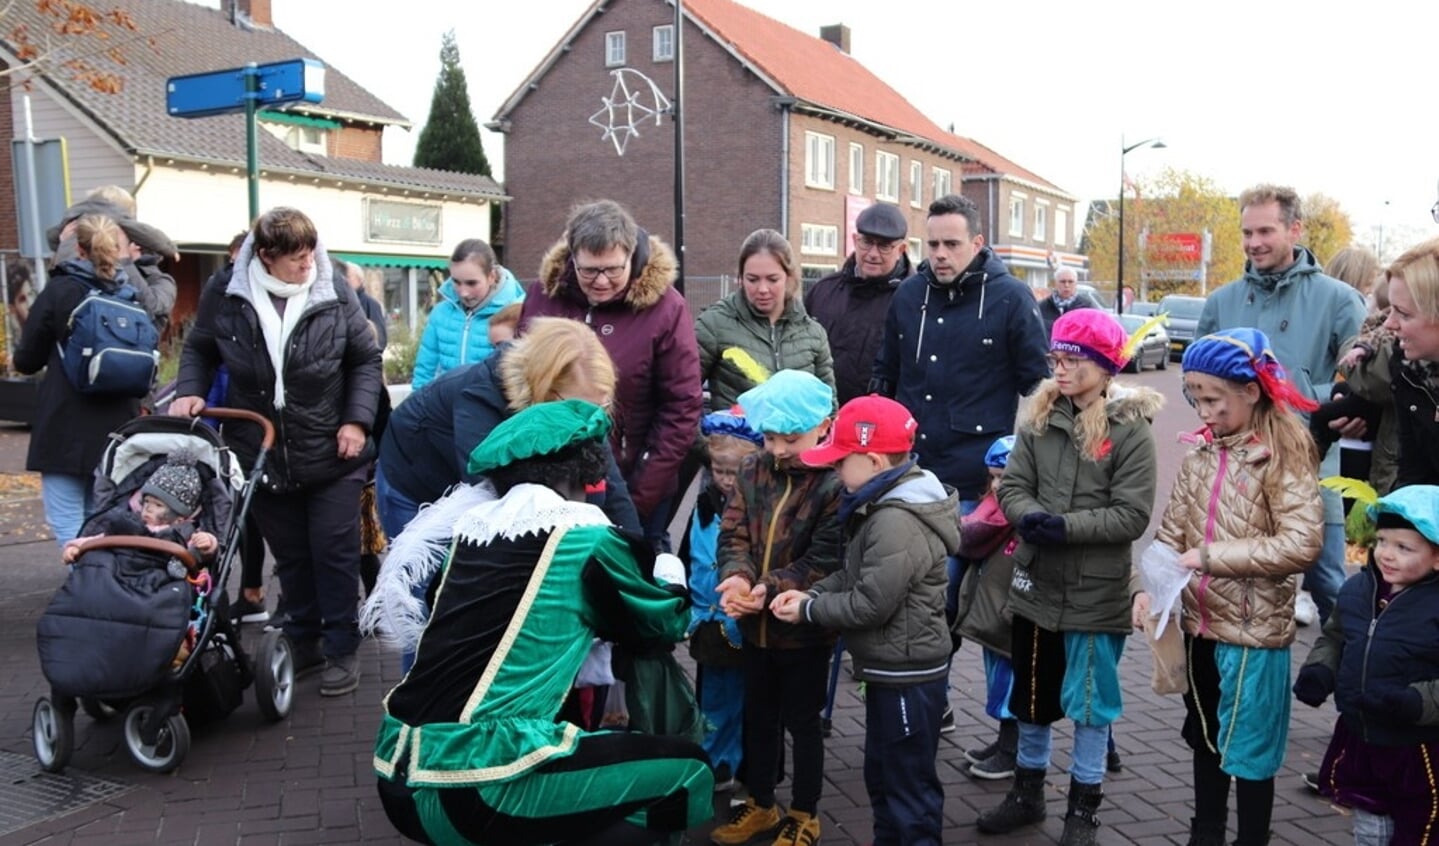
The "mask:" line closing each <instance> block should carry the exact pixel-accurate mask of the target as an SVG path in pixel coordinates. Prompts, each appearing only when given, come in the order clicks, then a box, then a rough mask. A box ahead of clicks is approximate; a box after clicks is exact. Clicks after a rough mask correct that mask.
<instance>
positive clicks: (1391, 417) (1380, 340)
mask: <svg viewBox="0 0 1439 846" xmlns="http://www.w3.org/2000/svg"><path fill="white" fill-rule="evenodd" d="M1371 298H1372V300H1373V308H1372V309H1371V310H1370V312H1369V316H1368V317H1366V318H1364V323H1363V325H1361V326H1360V327H1359V334H1358V335H1357V336H1356V337H1354V338H1351V339H1350V340H1349V341H1347V342H1346V343H1345V345H1344V346H1345V352H1344V355H1343V357H1341V358H1340V359H1339V375H1340V376H1342V377H1343V378H1344V386H1345V387H1346V388H1347V389H1348V392H1349V393H1348V396H1346V397H1342V398H1340V399H1337V400H1335V401H1333V402H1332V403H1325V405H1324V406H1321V407H1320V411H1318V412H1315V414H1314V418H1318V419H1323V417H1324V416H1326V415H1324V414H1323V412H1325V411H1326V410H1327V411H1328V415H1327V416H1328V417H1329V418H1330V419H1333V418H1336V417H1353V416H1355V415H1362V416H1363V417H1364V421H1365V436H1366V437H1368V434H1369V432H1371V431H1372V432H1373V441H1372V443H1370V450H1369V453H1368V455H1369V456H1370V459H1369V465H1368V470H1367V472H1361V470H1363V467H1362V465H1361V466H1358V467H1346V466H1345V462H1344V459H1345V458H1346V456H1345V454H1344V453H1341V454H1340V456H1339V458H1340V470H1341V473H1342V475H1344V476H1348V477H1350V478H1364V479H1367V480H1368V482H1369V485H1370V486H1371V487H1373V488H1374V490H1375V491H1376V492H1378V493H1379V495H1380V496H1383V495H1384V494H1387V493H1389V492H1390V491H1391V490H1393V489H1394V480H1395V477H1396V476H1397V475H1398V473H1399V428H1398V424H1397V422H1396V421H1395V412H1394V408H1393V406H1394V393H1393V391H1392V389H1391V386H1390V381H1391V379H1392V376H1391V373H1390V369H1391V365H1392V363H1393V362H1392V358H1393V354H1394V352H1395V348H1394V333H1393V332H1392V331H1390V330H1389V328H1388V327H1387V326H1385V324H1386V323H1388V321H1389V280H1387V279H1380V280H1379V281H1378V282H1376V283H1375V284H1374V290H1373V292H1372V294H1371ZM1337 387H1338V386H1337V385H1336V392H1335V393H1336V395H1337V394H1338V391H1337ZM1309 431H1310V433H1311V434H1313V435H1314V439H1315V441H1316V442H1317V443H1319V444H1320V448H1321V449H1322V448H1323V444H1324V440H1321V436H1322V437H1323V438H1324V439H1329V438H1333V437H1335V436H1336V433H1335V432H1334V430H1332V429H1330V428H1329V427H1328V425H1325V426H1324V429H1323V431H1320V430H1319V429H1318V428H1317V427H1316V426H1315V425H1314V423H1313V422H1312V421H1311V422H1310V425H1309ZM1360 443H1364V442H1360ZM1341 446H1342V444H1341ZM1347 505H1348V503H1347V502H1346V507H1347ZM1346 513H1347V512H1346Z"/></svg>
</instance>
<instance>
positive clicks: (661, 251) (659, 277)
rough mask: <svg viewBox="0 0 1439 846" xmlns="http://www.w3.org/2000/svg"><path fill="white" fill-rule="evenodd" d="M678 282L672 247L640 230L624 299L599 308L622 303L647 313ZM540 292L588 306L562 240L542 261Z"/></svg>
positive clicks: (567, 249)
mask: <svg viewBox="0 0 1439 846" xmlns="http://www.w3.org/2000/svg"><path fill="white" fill-rule="evenodd" d="M678 278H679V262H678V261H677V260H676V259H675V254H674V252H673V251H671V250H670V248H669V245H668V244H666V243H665V242H664V241H661V240H660V239H659V238H658V237H656V236H654V235H651V234H649V233H648V232H646V231H645V230H643V229H641V230H640V238H639V243H638V245H637V246H636V247H635V251H634V254H633V255H632V256H631V258H630V283H629V285H628V286H627V287H626V288H625V292H624V295H623V296H622V297H620V298H619V299H617V300H616V301H615V303H605V304H604V305H603V306H600V307H601V308H607V307H612V306H613V305H614V304H617V303H622V304H624V305H626V306H628V307H629V308H630V309H631V310H632V311H644V310H645V309H647V308H649V307H650V306H652V305H654V304H655V303H657V302H659V301H660V297H662V296H664V293H665V291H667V290H669V288H670V287H671V286H672V285H674V282H675V280H676V279H678ZM540 289H541V290H542V291H544V293H545V295H546V296H549V297H554V298H556V299H562V300H570V301H573V302H577V303H580V304H581V305H588V304H589V300H588V299H587V298H586V297H585V293H584V291H582V290H580V281H579V279H578V278H577V277H576V276H575V267H574V263H573V262H571V261H570V245H569V242H568V241H566V240H565V239H563V238H561V239H560V240H558V241H556V242H555V243H554V245H552V246H551V247H550V248H549V250H547V251H546V252H545V257H544V259H542V260H541V261H540Z"/></svg>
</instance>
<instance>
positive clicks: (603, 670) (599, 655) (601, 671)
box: [575, 638, 615, 687]
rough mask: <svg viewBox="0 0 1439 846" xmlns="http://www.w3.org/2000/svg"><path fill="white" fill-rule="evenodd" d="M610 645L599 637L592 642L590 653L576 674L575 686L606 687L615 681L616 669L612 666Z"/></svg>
mask: <svg viewBox="0 0 1439 846" xmlns="http://www.w3.org/2000/svg"><path fill="white" fill-rule="evenodd" d="M610 655H611V649H610V645H609V644H608V643H606V642H604V641H603V640H600V639H599V638H595V639H594V642H593V643H591V644H590V654H588V655H586V656H585V662H584V663H583V664H581V665H580V671H579V672H578V673H577V674H576V675H575V687H604V686H605V685H611V684H614V683H615V674H614V670H612V669H611V668H610Z"/></svg>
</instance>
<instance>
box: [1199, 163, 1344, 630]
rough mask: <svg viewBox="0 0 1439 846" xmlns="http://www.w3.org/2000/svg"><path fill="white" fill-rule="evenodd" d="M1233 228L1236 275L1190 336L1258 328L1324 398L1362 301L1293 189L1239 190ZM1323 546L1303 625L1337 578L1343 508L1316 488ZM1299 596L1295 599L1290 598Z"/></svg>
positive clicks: (1334, 457) (1321, 607) (1323, 605)
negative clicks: (1317, 241) (1312, 244)
mask: <svg viewBox="0 0 1439 846" xmlns="http://www.w3.org/2000/svg"><path fill="white" fill-rule="evenodd" d="M1239 225H1240V231H1241V234H1242V236H1243V239H1244V254H1245V256H1247V258H1248V260H1247V261H1246V262H1245V264H1244V276H1243V277H1242V278H1240V279H1237V280H1234V281H1233V282H1231V283H1229V284H1227V285H1224V286H1222V287H1220V288H1219V289H1217V290H1215V291H1214V292H1213V293H1211V294H1210V295H1209V298H1208V299H1207V300H1206V301H1205V303H1204V310H1203V311H1202V312H1201V313H1200V315H1199V322H1198V324H1197V325H1196V326H1195V329H1194V337H1196V338H1202V337H1204V336H1205V335H1212V334H1213V333H1215V332H1218V331H1219V330H1221V329H1236V328H1240V327H1248V328H1253V329H1258V330H1259V331H1261V332H1263V333H1264V335H1265V337H1267V338H1268V339H1269V342H1270V343H1271V344H1272V345H1273V350H1274V354H1275V356H1277V357H1278V359H1279V363H1280V364H1281V365H1283V367H1284V369H1285V370H1286V371H1287V372H1288V373H1289V376H1290V378H1291V379H1293V380H1294V384H1295V386H1296V387H1297V388H1298V389H1299V392H1300V393H1301V394H1303V395H1304V396H1305V397H1308V398H1309V399H1311V400H1314V401H1316V402H1318V401H1321V400H1323V399H1327V398H1328V397H1329V395H1330V390H1331V383H1332V382H1333V381H1334V374H1335V372H1336V371H1337V369H1338V365H1339V355H1340V353H1341V351H1342V349H1343V344H1344V342H1345V341H1347V340H1349V339H1350V338H1353V337H1354V336H1355V335H1357V334H1358V333H1359V326H1360V324H1361V323H1363V321H1364V311H1365V309H1364V298H1363V297H1362V296H1360V295H1359V293H1358V292H1357V291H1355V290H1354V289H1353V288H1352V287H1350V286H1349V285H1346V284H1345V283H1343V282H1340V281H1339V280H1338V279H1335V278H1333V277H1331V276H1328V275H1326V274H1325V273H1324V272H1323V271H1321V270H1320V267H1319V262H1318V260H1317V259H1315V257H1314V254H1313V253H1312V252H1310V251H1309V249H1308V248H1306V247H1304V246H1302V245H1300V243H1299V241H1300V239H1301V238H1302V237H1303V234H1304V215H1303V208H1302V206H1301V203H1300V201H1299V195H1298V194H1297V193H1295V191H1294V189H1293V188H1289V187H1284V186H1277V185H1257V186H1255V187H1253V188H1250V189H1248V190H1246V191H1245V192H1244V193H1242V194H1240V195H1239ZM1330 426H1331V427H1332V428H1333V429H1335V430H1336V431H1338V432H1339V433H1340V435H1341V436H1342V437H1346V438H1358V437H1362V436H1363V434H1364V433H1363V429H1364V423H1363V421H1362V420H1361V419H1357V418H1354V419H1351V418H1345V417H1341V418H1337V419H1335V420H1334V421H1332V422H1331V423H1330ZM1338 469H1339V456H1338V453H1337V452H1336V453H1332V454H1330V455H1329V456H1328V457H1326V459H1325V461H1324V462H1322V463H1321V466H1320V470H1319V475H1320V476H1321V477H1324V476H1332V475H1335V474H1336V473H1337V472H1338ZM1321 496H1323V498H1324V532H1325V534H1324V548H1323V551H1322V552H1321V553H1320V555H1319V561H1318V563H1316V564H1315V566H1313V567H1311V568H1309V570H1308V571H1307V572H1306V573H1305V575H1304V585H1303V587H1304V590H1306V591H1308V592H1309V595H1310V596H1311V597H1312V599H1313V604H1314V606H1315V608H1314V609H1313V610H1312V611H1311V609H1310V608H1309V607H1308V604H1309V603H1307V602H1305V603H1303V604H1302V606H1301V608H1300V616H1299V620H1300V622H1301V623H1304V624H1308V623H1310V622H1313V621H1314V620H1315V619H1318V620H1319V621H1321V622H1322V621H1323V620H1325V619H1328V617H1329V610H1330V609H1331V608H1333V607H1334V597H1335V595H1336V594H1337V593H1338V592H1339V585H1341V584H1343V582H1344V550H1345V543H1344V513H1343V504H1342V502H1341V499H1340V496H1339V494H1337V493H1334V492H1333V491H1329V490H1322V491H1321ZM1296 601H1299V600H1296Z"/></svg>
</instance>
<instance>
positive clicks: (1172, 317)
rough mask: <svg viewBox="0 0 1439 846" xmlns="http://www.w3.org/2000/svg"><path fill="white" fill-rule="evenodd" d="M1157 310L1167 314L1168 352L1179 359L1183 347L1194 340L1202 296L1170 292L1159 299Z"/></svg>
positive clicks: (1201, 305)
mask: <svg viewBox="0 0 1439 846" xmlns="http://www.w3.org/2000/svg"><path fill="white" fill-rule="evenodd" d="M1159 311H1160V313H1161V314H1168V315H1169V354H1170V357H1171V358H1173V360H1175V361H1179V360H1180V359H1181V358H1183V357H1184V348H1185V347H1187V346H1189V345H1190V343H1192V342H1193V341H1194V328H1195V327H1196V326H1198V325H1199V315H1200V314H1202V313H1203V312H1204V298H1203V297H1186V296H1183V295H1182V294H1170V295H1169V296H1167V297H1165V298H1164V299H1162V300H1160V301H1159Z"/></svg>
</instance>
